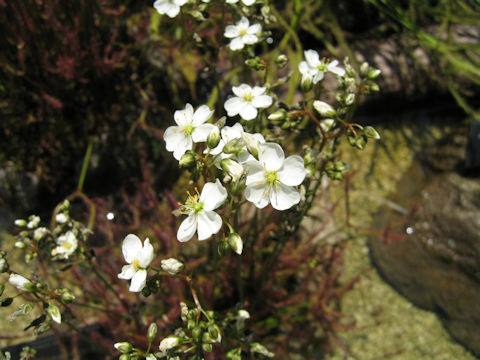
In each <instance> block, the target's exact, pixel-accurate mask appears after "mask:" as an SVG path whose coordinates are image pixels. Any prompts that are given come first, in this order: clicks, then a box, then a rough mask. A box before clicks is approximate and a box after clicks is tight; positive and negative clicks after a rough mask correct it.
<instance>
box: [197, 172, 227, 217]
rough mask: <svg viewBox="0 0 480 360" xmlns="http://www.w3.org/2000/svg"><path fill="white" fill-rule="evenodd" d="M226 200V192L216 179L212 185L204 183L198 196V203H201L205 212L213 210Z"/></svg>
mask: <svg viewBox="0 0 480 360" xmlns="http://www.w3.org/2000/svg"><path fill="white" fill-rule="evenodd" d="M226 199H227V190H226V189H225V188H224V187H223V185H222V183H221V182H220V180H218V179H216V181H215V182H214V183H212V182H209V183H206V184H205V186H204V187H203V189H202V193H201V194H200V202H203V208H204V209H205V210H215V209H216V208H218V207H219V206H220V205H222V204H223V203H224V202H225V200H226Z"/></svg>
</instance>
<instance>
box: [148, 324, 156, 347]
mask: <svg viewBox="0 0 480 360" xmlns="http://www.w3.org/2000/svg"><path fill="white" fill-rule="evenodd" d="M156 336H157V324H155V323H151V324H150V326H149V327H148V331H147V340H148V342H149V343H151V342H153V340H155V337H156Z"/></svg>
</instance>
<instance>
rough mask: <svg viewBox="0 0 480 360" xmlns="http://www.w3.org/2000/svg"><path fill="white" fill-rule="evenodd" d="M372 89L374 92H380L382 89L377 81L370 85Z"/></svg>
mask: <svg viewBox="0 0 480 360" xmlns="http://www.w3.org/2000/svg"><path fill="white" fill-rule="evenodd" d="M369 89H370V91H373V92H378V91H380V88H379V87H378V85H377V84H376V83H372V84H371V85H370V87H369Z"/></svg>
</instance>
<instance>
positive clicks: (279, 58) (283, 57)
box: [275, 54, 288, 69]
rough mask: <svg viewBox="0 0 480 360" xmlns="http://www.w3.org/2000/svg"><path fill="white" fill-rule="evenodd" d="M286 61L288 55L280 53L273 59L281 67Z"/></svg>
mask: <svg viewBox="0 0 480 360" xmlns="http://www.w3.org/2000/svg"><path fill="white" fill-rule="evenodd" d="M287 63H288V57H287V55H285V54H280V55H278V56H277V58H276V59H275V64H277V65H278V67H279V68H280V69H281V68H283V67H284V66H285V65H287Z"/></svg>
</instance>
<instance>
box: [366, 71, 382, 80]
mask: <svg viewBox="0 0 480 360" xmlns="http://www.w3.org/2000/svg"><path fill="white" fill-rule="evenodd" d="M381 73H382V71H381V70H380V69H375V68H370V70H369V71H368V74H367V78H368V79H369V80H373V79H375V78H377V77H378V76H379V75H380V74H381Z"/></svg>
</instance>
